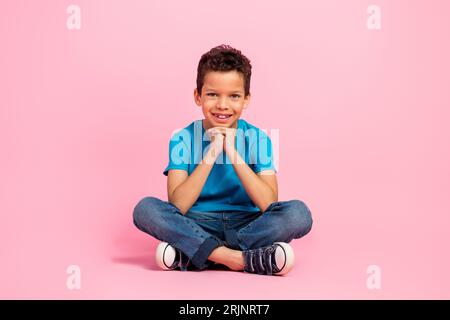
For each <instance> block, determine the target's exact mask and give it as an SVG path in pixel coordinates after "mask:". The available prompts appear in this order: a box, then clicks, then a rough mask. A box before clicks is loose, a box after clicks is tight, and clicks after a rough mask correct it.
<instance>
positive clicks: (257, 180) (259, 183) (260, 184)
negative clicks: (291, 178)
mask: <svg viewBox="0 0 450 320" xmlns="http://www.w3.org/2000/svg"><path fill="white" fill-rule="evenodd" d="M225 134H226V137H225V144H224V147H225V152H226V154H227V155H228V157H229V158H230V159H231V162H232V164H233V168H234V171H235V172H236V174H237V176H238V177H239V180H241V183H242V185H243V187H244V189H245V191H246V192H247V195H248V196H249V198H250V199H251V200H252V201H253V203H254V204H255V205H256V206H257V207H258V208H259V210H261V212H264V211H266V209H267V207H269V206H270V204H271V203H273V202H276V201H278V183H277V176H276V174H275V171H274V170H266V171H262V172H258V174H256V173H255V172H254V171H253V170H252V169H251V168H250V167H249V166H248V164H246V163H245V161H244V160H243V159H242V157H241V156H240V155H239V153H238V152H237V150H236V148H235V145H234V138H235V134H236V131H235V130H230V129H228V130H227V131H225Z"/></svg>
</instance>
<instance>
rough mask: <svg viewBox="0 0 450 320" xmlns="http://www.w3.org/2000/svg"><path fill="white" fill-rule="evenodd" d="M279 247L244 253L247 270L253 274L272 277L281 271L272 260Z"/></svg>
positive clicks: (273, 246)
mask: <svg viewBox="0 0 450 320" xmlns="http://www.w3.org/2000/svg"><path fill="white" fill-rule="evenodd" d="M276 248H277V245H271V246H267V247H263V248H258V249H253V250H247V251H244V260H245V268H244V270H245V271H247V272H251V273H258V274H267V275H272V274H273V273H277V272H279V271H280V270H279V269H278V268H277V266H276V264H275V261H273V260H272V258H273V253H274V252H275V250H276Z"/></svg>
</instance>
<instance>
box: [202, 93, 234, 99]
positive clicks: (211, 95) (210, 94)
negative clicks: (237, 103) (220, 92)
mask: <svg viewBox="0 0 450 320" xmlns="http://www.w3.org/2000/svg"><path fill="white" fill-rule="evenodd" d="M206 95H207V96H210V97H213V96H216V95H217V94H215V93H211V92H210V93H207V94H206ZM231 96H232V97H233V98H236V99H239V98H240V97H241V96H240V95H238V94H233V95H231Z"/></svg>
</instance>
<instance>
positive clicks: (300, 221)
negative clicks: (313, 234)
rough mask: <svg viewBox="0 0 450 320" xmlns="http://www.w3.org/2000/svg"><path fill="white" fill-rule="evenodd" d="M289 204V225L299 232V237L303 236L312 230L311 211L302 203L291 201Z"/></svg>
mask: <svg viewBox="0 0 450 320" xmlns="http://www.w3.org/2000/svg"><path fill="white" fill-rule="evenodd" d="M290 202H291V203H290V209H289V213H290V215H289V216H290V221H289V223H290V224H291V225H292V226H295V227H296V228H297V229H298V230H299V234H300V236H304V235H306V234H307V233H309V232H310V231H311V229H312V224H313V220H312V215H311V211H310V210H309V208H308V207H307V205H306V204H305V203H304V202H303V201H300V200H292V201H290Z"/></svg>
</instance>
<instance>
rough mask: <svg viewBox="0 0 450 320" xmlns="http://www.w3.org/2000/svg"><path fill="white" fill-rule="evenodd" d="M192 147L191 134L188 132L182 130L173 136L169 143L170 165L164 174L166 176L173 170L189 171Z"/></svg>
mask: <svg viewBox="0 0 450 320" xmlns="http://www.w3.org/2000/svg"><path fill="white" fill-rule="evenodd" d="M190 146H191V143H190V134H189V132H188V131H187V130H181V131H178V132H176V133H174V134H173V135H172V138H171V139H170V142H169V164H168V165H167V167H166V169H165V170H164V172H163V174H164V175H165V176H167V175H168V174H169V170H172V169H176V170H185V171H189V163H190V159H191V148H190Z"/></svg>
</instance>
